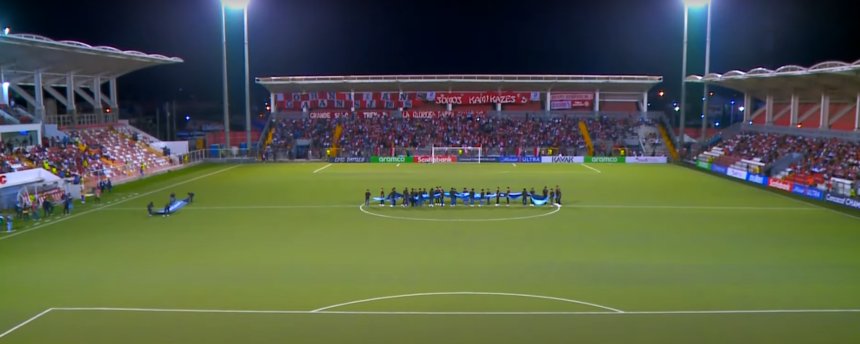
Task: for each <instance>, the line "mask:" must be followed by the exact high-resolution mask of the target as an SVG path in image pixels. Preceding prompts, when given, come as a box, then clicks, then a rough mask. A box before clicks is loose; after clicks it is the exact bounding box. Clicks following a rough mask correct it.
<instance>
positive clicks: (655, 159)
mask: <svg viewBox="0 0 860 344" xmlns="http://www.w3.org/2000/svg"><path fill="white" fill-rule="evenodd" d="M626 160H627V161H626V163H628V164H665V163H667V162H668V160H667V159H666V157H665V156H628V157H626Z"/></svg>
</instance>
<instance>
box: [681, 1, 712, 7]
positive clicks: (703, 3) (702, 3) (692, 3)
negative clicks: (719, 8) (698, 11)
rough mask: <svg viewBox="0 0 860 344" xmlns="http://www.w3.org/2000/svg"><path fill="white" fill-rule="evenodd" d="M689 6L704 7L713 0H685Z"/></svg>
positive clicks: (685, 3)
mask: <svg viewBox="0 0 860 344" xmlns="http://www.w3.org/2000/svg"><path fill="white" fill-rule="evenodd" d="M683 2H684V6H686V7H687V8H697V7H704V6H708V5H710V4H711V0H683Z"/></svg>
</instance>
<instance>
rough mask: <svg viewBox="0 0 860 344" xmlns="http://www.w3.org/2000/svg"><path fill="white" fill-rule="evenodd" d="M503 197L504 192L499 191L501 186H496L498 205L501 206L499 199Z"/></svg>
mask: <svg viewBox="0 0 860 344" xmlns="http://www.w3.org/2000/svg"><path fill="white" fill-rule="evenodd" d="M500 198H502V193H501V191H499V187H498V186H497V187H496V206H497V207H498V206H499V199H500Z"/></svg>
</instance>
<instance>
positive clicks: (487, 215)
mask: <svg viewBox="0 0 860 344" xmlns="http://www.w3.org/2000/svg"><path fill="white" fill-rule="evenodd" d="M561 209H562V207H561V206H554V205H544V206H534V207H527V206H523V205H522V204H511V206H510V207H507V206H505V205H504V204H500V205H499V206H498V207H496V206H495V204H491V205H484V206H483V207H478V206H477V205H475V206H474V207H470V206H464V205H459V204H458V205H457V206H456V207H450V206H446V207H428V206H424V207H420V208H403V207H400V206H399V205H398V206H394V207H390V206H389V205H388V204H386V205H384V206H380V205H379V204H378V203H377V204H373V203H371V204H370V205H361V206H359V207H358V210H360V211H361V212H362V213H364V214H366V215H369V216H374V217H378V218H383V219H390V220H411V221H427V222H496V221H516V220H529V219H537V218H541V217H547V216H552V215H555V214H557V213H558V212H559V211H561Z"/></svg>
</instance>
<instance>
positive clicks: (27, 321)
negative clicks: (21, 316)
mask: <svg viewBox="0 0 860 344" xmlns="http://www.w3.org/2000/svg"><path fill="white" fill-rule="evenodd" d="M52 310H54V309H53V308H48V309H46V310H44V311H42V313H39V314H36V315H35V316H34V317H32V318H30V319H27V320H25V321H24V322H22V323H20V324H18V325H15V327H13V328H10V329H9V330H8V331H6V332H3V333H0V338H3V337H6V336H8V335H9V334H10V333H12V332H15V331H16V330H18V329H19V328H22V327H24V325H27V324H29V323H31V322H33V321H34V320H36V319H39V318H41V317H42V316H43V315H45V314H48V312H50V311H52Z"/></svg>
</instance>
